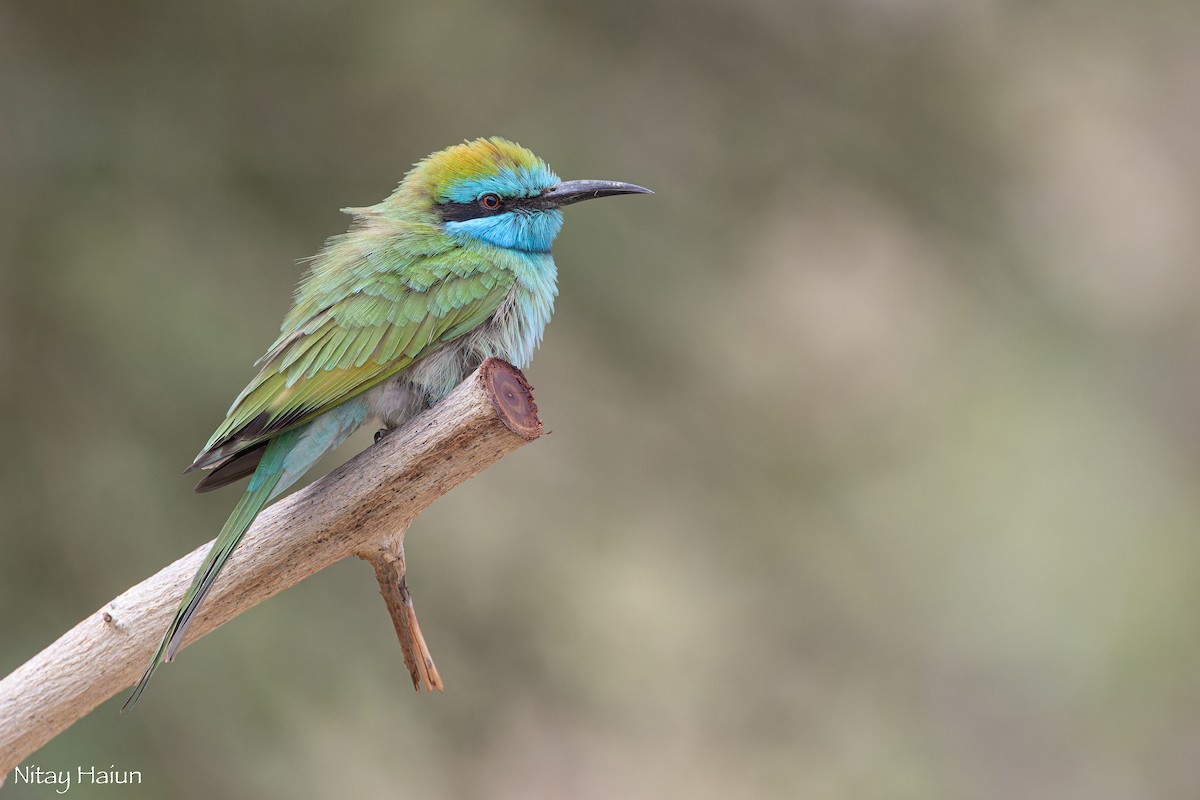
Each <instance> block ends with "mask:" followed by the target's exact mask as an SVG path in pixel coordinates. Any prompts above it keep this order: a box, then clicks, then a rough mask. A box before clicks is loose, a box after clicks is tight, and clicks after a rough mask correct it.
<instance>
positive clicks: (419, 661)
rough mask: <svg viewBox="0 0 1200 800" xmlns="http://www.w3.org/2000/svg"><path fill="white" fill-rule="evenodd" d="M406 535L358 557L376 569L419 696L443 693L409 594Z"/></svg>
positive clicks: (388, 539)
mask: <svg viewBox="0 0 1200 800" xmlns="http://www.w3.org/2000/svg"><path fill="white" fill-rule="evenodd" d="M404 534H405V532H404V531H400V532H399V533H394V534H392V535H390V536H387V537H385V538H383V539H382V540H380V541H379V542H378V543H377V544H376V546H375V547H373V548H371V549H370V550H366V551H364V552H361V553H358V554H357V555H358V557H359V558H361V559H363V560H365V561H368V562H370V564H371V566H372V567H374V568H375V580H376V581H378V582H379V593H380V594H381V595H383V602H384V603H385V604H386V605H387V609H388V613H389V614H390V615H391V617H392V625H393V626H394V627H395V628H396V638H397V639H399V640H400V652H402V653H403V654H404V665H405V666H406V667H408V672H409V674H410V675H412V682H413V688H414V689H416V690H417V691H418V692H419V691H421V690H422V689H424V690H425V691H427V692H432V691H433V690H434V689H437V690H438V691H439V692H440V691H442V689H443V688H444V687H443V686H442V676H441V675H439V674H438V671H437V667H435V666H434V665H433V656H431V655H430V654H429V648H428V647H427V646H426V644H425V637H424V636H422V635H421V626H420V624H418V623H417V612H416V609H414V608H413V601H412V595H411V594H409V591H408V582H407V580H406V575H405V572H406V569H405V563H404Z"/></svg>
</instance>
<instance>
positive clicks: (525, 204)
mask: <svg viewBox="0 0 1200 800" xmlns="http://www.w3.org/2000/svg"><path fill="white" fill-rule="evenodd" d="M624 194H653V192H651V191H650V190H649V189H646V188H643V187H641V186H637V185H634V184H631V183H623V182H620V181H603V180H570V181H562V180H560V179H559V178H558V176H557V175H556V174H555V173H554V172H553V171H552V170H551V169H550V167H549V166H548V165H547V164H546V162H545V161H543V160H542V159H541V158H539V157H538V156H536V155H534V154H533V153H532V152H531V151H529V150H527V149H526V148H524V147H521V146H520V145H519V144H516V143H515V142H512V141H510V140H507V139H504V138H500V137H495V136H493V137H489V138H479V139H474V140H470V141H464V142H463V143H462V144H457V145H454V146H451V147H448V148H445V149H443V150H439V151H437V152H435V153H433V154H431V155H429V156H427V157H425V158H424V159H421V160H420V161H418V162H417V163H416V164H414V165H413V167H412V169H410V170H409V171H408V172H407V173H406V174H405V175H404V177H403V179H402V180H401V181H400V184H399V186H398V187H397V188H396V189H395V191H393V192H392V194H391V195H389V196H388V197H387V198H386V199H384V200H383V201H382V202H379V203H377V204H375V205H373V206H366V207H358V208H344V209H342V211H343V212H345V213H347V214H350V215H351V216H352V217H353V221H352V223H351V225H350V227H349V230H348V231H347V232H346V233H344V234H340V235H337V236H333V237H331V238H330V239H328V240H327V241H326V242H325V246H324V247H323V249H322V250H321V251H320V252H319V253H318V254H317V255H316V256H314V257H313V259H312V264H311V268H310V269H309V271H308V272H307V274H306V275H305V276H304V277H303V278H302V279H301V281H300V283H299V285H298V286H297V288H296V291H295V296H294V302H293V305H292V307H291V310H290V311H289V312H288V313H287V315H286V316H285V317H284V320H283V323H282V325H281V326H280V329H279V330H280V332H279V336H278V338H277V339H276V340H275V342H274V343H273V344H272V345H271V346H270V347H269V348H268V349H267V351H266V353H265V354H264V355H263V356H262V358H260V359H259V360H258V361H257V362H256V363H255V366H256V367H258V368H259V370H258V373H257V374H256V375H255V376H254V378H253V379H252V380H251V381H250V383H249V384H248V385H247V386H246V388H245V389H243V390H242V392H241V394H239V395H238V396H237V398H236V399H235V400H234V401H233V404H232V405H231V406H230V408H229V411H228V413H227V414H226V417H225V420H224V421H223V422H222V423H221V424H220V425H219V426H218V427H217V429H216V431H215V432H214V433H213V435H212V437H211V438H210V439H209V440H208V442H207V443H206V444H205V445H204V449H203V450H201V451H200V453H199V455H197V456H196V459H195V461H194V462H193V463H192V464H191V466H189V467H188V468H187V469H186V470H185V473H186V472H194V471H205V472H206V475H205V476H204V477H203V479H202V480H201V481H200V482H199V483H198V484H197V485H196V491H198V492H207V491H210V490H212V489H217V488H220V487H222V486H226V485H228V484H231V483H234V482H236V481H238V480H240V479H242V478H245V477H249V478H250V481H249V483H248V484H247V486H246V489H245V492H244V493H243V494H242V495H241V498H240V499H239V500H238V502H237V505H236V506H235V507H234V509H233V511H232V513H231V514H230V515H229V518H228V520H227V521H226V522H225V525H224V526H223V527H222V528H221V531H220V533H219V534H218V536H217V538H216V540H215V541H214V542H213V544H212V547H211V548H210V549H209V551H208V555H207V556H206V557H205V559H204V562H203V563H202V564H201V565H200V568H199V569H198V570H197V572H196V575H195V577H194V578H193V579H192V583H191V586H190V587H189V588H188V590H187V591H186V592H185V593H184V595H183V597H182V599H181V601H180V603H179V608H178V610H177V611H176V612H175V615H174V617H173V618H172V619H171V622H170V624H169V625H168V626H167V629H166V631H165V633H164V634H163V636H162V641H161V642H160V643H159V645H158V647H157V648H156V649H155V651H154V653H153V655H152V657H151V659H150V663H149V666H147V668H146V670H145V673H144V674H143V675H142V677H141V679H140V680H139V681H138V683H137V684H136V686H135V687H134V689H133V691H132V693H131V694H130V695H129V698H128V699H127V700H126V701H125V705H124V706H123V707H122V710H126V709H129V708H131V707H132V706H133V705H134V704H135V703H137V701H138V699H139V698H140V697H141V695H142V693H143V692H144V691H145V689H146V686H147V685H148V684H149V682H150V679H151V678H152V677H153V675H154V673H155V671H156V670H157V669H158V668H159V666H161V664H162V663H163V662H169V661H172V660H173V659H174V657H175V654H176V652H177V651H178V650H179V647H180V645H181V644H182V642H183V638H184V635H185V634H186V633H187V630H188V627H189V625H190V624H191V622H192V621H193V620H194V619H195V615H196V612H197V610H198V609H199V608H200V606H201V604H202V603H203V602H204V598H205V596H206V595H207V594H208V592H209V591H210V590H211V589H212V587H213V584H214V582H215V581H216V579H217V576H218V575H219V574H220V572H221V568H222V567H223V566H224V565H225V563H226V561H227V560H228V559H229V556H230V554H232V553H233V551H234V549H235V548H236V547H237V546H238V542H240V541H241V539H242V537H243V535H244V534H245V533H246V530H247V529H248V528H249V527H250V525H251V523H252V522H253V521H254V519H255V517H257V516H258V514H259V512H260V511H262V509H263V508H264V507H265V506H266V504H267V503H268V502H270V501H271V500H272V499H274V498H275V497H276V496H278V495H279V494H280V493H281V492H283V491H285V490H286V489H287V488H288V487H290V486H291V485H292V484H293V483H295V482H296V481H297V480H298V479H299V478H300V477H301V476H303V475H304V474H305V473H306V472H307V471H308V470H309V468H311V467H312V466H313V464H315V463H316V462H317V460H318V459H320V457H321V456H322V455H324V454H325V453H327V452H328V451H330V450H332V449H333V448H335V447H337V446H338V445H339V444H341V443H342V442H343V441H344V440H345V439H346V437H347V436H349V435H350V434H351V433H353V432H354V431H355V430H356V429H357V428H358V427H359V426H360V425H362V424H363V423H364V422H365V421H366V420H368V419H369V418H373V419H375V420H377V421H378V422H380V423H381V424H382V426H383V428H382V430H381V433H383V432H386V431H389V430H392V429H394V428H397V427H399V426H400V425H402V424H404V422H405V421H406V420H408V419H410V418H412V417H413V416H415V415H416V414H418V413H420V412H421V411H423V410H424V409H426V408H429V407H431V406H433V405H434V404H435V403H437V402H438V401H439V400H441V399H442V398H443V397H445V396H446V395H447V394H448V393H449V392H450V390H451V389H453V388H454V387H455V386H456V385H458V384H459V383H460V382H461V381H462V380H463V379H464V378H466V377H467V376H468V375H470V374H471V373H472V372H473V371H474V370H475V369H476V368H477V367H478V366H479V365H480V364H481V363H483V361H485V360H486V359H488V358H492V357H496V358H501V359H504V360H505V361H508V362H510V363H511V364H513V365H514V366H516V367H517V368H518V369H524V368H526V367H527V366H528V365H529V363H530V361H531V360H532V358H533V354H534V351H535V350H536V349H537V347H538V345H539V344H540V342H541V340H542V335H543V332H544V330H545V328H546V325H547V323H548V322H549V321H550V316H551V314H552V312H553V310H554V301H555V298H556V297H557V295H558V288H557V268H556V267H555V264H554V259H553V258H552V257H551V254H550V246H551V244H552V243H553V242H554V239H555V237H556V236H557V235H558V233H559V231H560V229H561V228H562V223H563V215H562V208H563V207H565V206H568V205H571V204H573V203H578V202H580V201H583V200H591V199H593V198H598V197H609V196H613V195H624ZM377 438H378V437H377Z"/></svg>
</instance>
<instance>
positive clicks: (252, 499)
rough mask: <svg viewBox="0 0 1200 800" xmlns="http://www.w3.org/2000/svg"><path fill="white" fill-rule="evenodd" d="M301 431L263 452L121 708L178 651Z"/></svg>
mask: <svg viewBox="0 0 1200 800" xmlns="http://www.w3.org/2000/svg"><path fill="white" fill-rule="evenodd" d="M302 432H303V429H297V430H293V431H288V432H286V433H283V434H280V435H279V436H277V437H276V438H275V439H273V440H272V441H271V444H270V445H268V446H267V451H266V453H264V454H263V459H262V462H261V463H260V464H259V467H258V469H257V470H256V471H255V473H254V477H253V478H251V479H250V484H249V485H248V486H247V487H246V492H245V494H243V495H242V498H241V499H240V500H239V501H238V504H237V505H236V506H235V507H234V509H233V513H231V514H230V515H229V519H227V520H226V521H225V525H224V527H222V528H221V533H220V534H219V535H218V536H217V540H216V541H215V542H213V546H212V548H211V549H209V551H208V556H207V557H206V558H205V559H204V563H203V564H202V565H201V566H200V569H199V570H198V571H197V572H196V576H195V577H194V578H193V579H192V585H191V587H190V588H188V590H187V593H185V594H184V596H183V601H182V602H181V603H180V606H179V609H178V610H177V611H176V612H175V616H174V618H173V619H172V620H171V624H170V625H168V626H167V631H166V633H164V634H163V638H162V641H161V642H159V644H158V648H157V649H156V650H155V651H154V655H153V657H151V659H150V665H149V666H148V667H147V668H146V671H145V673H144V674H143V675H142V678H141V680H139V681H138V683H137V686H135V687H134V689H133V692H132V693H131V694H130V695H129V698H128V699H127V700H126V701H125V705H123V706H122V707H121V710H122V711H125V710H126V709H129V708H132V707H133V705H134V704H135V703H137V701H138V698H139V697H141V696H142V692H143V691H145V689H146V686H147V685H148V684H149V683H150V678H151V677H153V675H154V672H155V670H157V669H158V667H159V665H161V664H162V663H163V662H164V661H171V660H172V659H174V658H175V653H176V652H177V651H178V650H179V647H180V645H181V644H182V643H183V636H184V634H185V633H187V629H188V626H189V625H190V624H191V622H192V618H193V615H194V614H195V613H196V609H198V608H199V607H200V604H201V603H202V602H203V601H204V598H205V596H206V595H207V594H208V592H209V590H210V589H212V586H213V583H214V582H215V581H216V579H217V575H218V574H220V572H221V568H222V567H224V566H225V562H226V561H228V560H229V556H230V555H231V554H232V553H233V551H234V548H236V547H237V545H238V542H240V541H241V540H242V536H244V535H245V533H246V531H247V529H249V527H250V524H251V523H252V522H254V518H255V517H257V516H258V513H259V512H260V511H262V509H263V506H265V505H266V504H267V501H268V500H270V499H271V498H272V497H273V496H274V494H275V490H276V487H277V485H278V483H279V478H280V476H281V475H282V474H283V473H284V461H285V459H286V457H287V456H288V454H289V453H290V452H291V450H292V448H293V447H294V446H295V444H296V442H297V440H298V439H299V438H300V435H301V434H302Z"/></svg>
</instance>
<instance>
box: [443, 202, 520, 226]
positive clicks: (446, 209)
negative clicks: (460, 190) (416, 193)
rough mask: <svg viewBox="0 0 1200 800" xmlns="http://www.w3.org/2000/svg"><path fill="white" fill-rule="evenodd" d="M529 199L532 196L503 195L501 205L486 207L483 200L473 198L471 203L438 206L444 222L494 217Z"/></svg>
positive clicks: (515, 207) (448, 203) (518, 206)
mask: <svg viewBox="0 0 1200 800" xmlns="http://www.w3.org/2000/svg"><path fill="white" fill-rule="evenodd" d="M529 200H530V198H519V197H501V198H500V205H498V206H496V207H495V208H486V207H484V205H483V202H482V201H481V200H473V201H471V202H470V203H450V202H447V203H438V205H437V206H436V208H437V210H438V212H439V213H440V214H441V215H442V222H464V221H466V220H469V219H479V218H481V217H494V216H496V215H497V214H503V213H505V212H507V211H512V210H514V209H517V208H521V207H523V204H525V203H528V202H529Z"/></svg>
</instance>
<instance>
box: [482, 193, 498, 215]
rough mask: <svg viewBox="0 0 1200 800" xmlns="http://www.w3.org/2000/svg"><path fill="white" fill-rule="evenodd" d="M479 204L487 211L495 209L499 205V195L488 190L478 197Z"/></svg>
mask: <svg viewBox="0 0 1200 800" xmlns="http://www.w3.org/2000/svg"><path fill="white" fill-rule="evenodd" d="M479 205H481V206H483V207H484V208H486V209H487V210H488V211H495V210H496V209H497V208H499V207H500V195H498V194H492V193H491V192H489V193H487V194H485V195H484V196H483V197H481V198H479Z"/></svg>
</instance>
